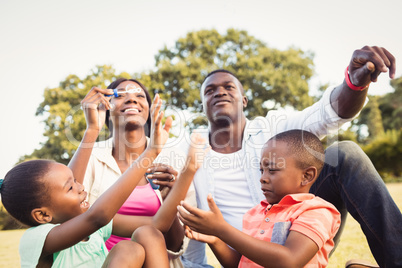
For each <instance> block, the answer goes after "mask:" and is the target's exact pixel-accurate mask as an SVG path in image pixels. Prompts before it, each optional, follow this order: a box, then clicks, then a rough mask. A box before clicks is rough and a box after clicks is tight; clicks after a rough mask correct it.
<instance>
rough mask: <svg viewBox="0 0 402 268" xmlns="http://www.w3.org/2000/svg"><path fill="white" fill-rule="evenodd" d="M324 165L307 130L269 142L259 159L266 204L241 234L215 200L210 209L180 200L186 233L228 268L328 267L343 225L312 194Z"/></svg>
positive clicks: (251, 214) (246, 219)
mask: <svg viewBox="0 0 402 268" xmlns="http://www.w3.org/2000/svg"><path fill="white" fill-rule="evenodd" d="M323 164H324V149H323V146H322V144H321V142H320V140H319V139H318V138H317V137H316V136H315V135H314V134H312V133H310V132H307V131H303V130H290V131H286V132H282V133H280V134H278V135H276V136H274V137H272V138H271V139H270V140H268V141H267V142H266V144H265V145H264V147H263V149H262V157H261V161H260V170H261V178H260V182H261V190H262V191H263V194H264V195H265V197H266V200H263V201H261V203H260V204H259V205H257V206H256V207H254V208H252V209H251V210H249V211H248V212H247V213H246V214H245V215H244V217H243V232H241V231H239V230H237V229H236V228H234V227H232V226H231V225H230V224H228V223H227V222H225V220H224V219H223V217H222V214H221V212H220V211H219V209H218V207H217V206H216V204H215V202H214V200H213V199H212V196H211V195H210V196H208V204H209V207H210V211H203V210H200V209H197V208H194V207H191V206H189V205H188V204H186V203H184V202H182V203H181V204H182V205H181V206H179V207H178V211H179V213H180V219H181V220H182V222H183V223H184V224H185V225H186V226H187V230H186V235H187V236H188V237H189V238H191V239H194V240H198V241H201V242H206V243H208V244H209V245H210V247H211V249H212V251H213V252H214V254H215V255H216V257H217V258H218V260H219V261H220V263H221V264H222V266H224V267H261V266H263V267H302V266H304V267H325V266H326V265H327V264H328V256H329V253H330V252H331V250H332V248H333V246H334V243H333V238H334V236H335V234H336V232H337V231H338V229H339V226H340V214H339V212H338V211H337V210H336V208H335V207H334V206H333V205H332V204H330V203H328V202H326V201H325V200H323V199H321V198H319V197H316V196H314V195H312V194H309V189H310V187H311V185H312V184H313V183H314V181H315V179H316V178H317V176H318V174H319V173H320V171H321V169H322V167H323Z"/></svg>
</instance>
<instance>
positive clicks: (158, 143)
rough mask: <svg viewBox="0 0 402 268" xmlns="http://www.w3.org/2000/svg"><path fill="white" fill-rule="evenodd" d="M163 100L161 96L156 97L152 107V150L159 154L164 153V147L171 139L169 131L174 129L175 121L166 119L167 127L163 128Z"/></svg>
mask: <svg viewBox="0 0 402 268" xmlns="http://www.w3.org/2000/svg"><path fill="white" fill-rule="evenodd" d="M161 107H162V100H161V99H160V97H159V94H156V95H155V98H154V101H153V102H152V105H151V141H150V148H151V149H154V150H156V152H157V154H159V153H160V152H161V151H162V148H163V146H164V145H165V143H166V141H167V140H168V138H169V131H170V128H171V127H172V122H173V119H172V117H171V116H169V117H167V118H166V121H165V126H163V127H162V118H163V115H164V112H163V111H161Z"/></svg>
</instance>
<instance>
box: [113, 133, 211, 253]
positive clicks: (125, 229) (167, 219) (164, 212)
mask: <svg viewBox="0 0 402 268" xmlns="http://www.w3.org/2000/svg"><path fill="white" fill-rule="evenodd" d="M191 142H192V144H191V146H190V149H189V152H188V154H187V161H186V165H185V167H184V168H183V170H182V172H181V173H180V175H179V178H178V179H177V181H176V182H175V184H174V186H173V187H172V189H171V190H170V193H169V195H168V196H167V197H166V199H165V201H164V202H163V204H162V206H161V207H160V208H159V210H158V211H157V212H156V214H155V215H154V216H153V217H152V225H153V226H155V227H156V228H157V229H159V230H160V231H161V232H163V233H167V232H168V231H169V230H170V229H171V227H172V223H175V226H174V228H175V229H176V230H177V229H178V228H179V227H180V228H181V229H182V227H181V225H180V223H179V221H177V220H176V221H175V219H176V218H177V206H178V205H179V203H180V201H181V200H183V199H184V198H185V197H186V194H187V191H188V189H189V187H190V185H191V182H192V181H193V177H194V174H195V172H196V171H197V170H198V168H199V167H200V166H201V165H202V162H203V159H204V156H205V154H206V152H207V151H208V150H209V147H207V146H206V145H205V140H204V139H203V138H202V137H201V136H200V135H198V134H193V135H192V136H191ZM128 217H130V216H126V217H125V220H123V221H118V222H114V227H116V229H115V230H114V231H113V232H114V234H116V235H119V236H125V237H127V236H131V234H132V232H133V231H134V230H135V229H136V228H137V227H138V226H139V224H138V222H137V223H136V222H135V219H136V218H132V224H129V223H128V222H127V221H130V219H128ZM118 218H119V219H118ZM137 219H138V218H137ZM115 220H122V217H121V216H120V215H116V217H115ZM142 220H143V221H144V222H145V221H146V220H145V219H142ZM177 224H178V225H177ZM172 231H173V230H172ZM182 234H183V235H184V233H182ZM175 237H179V235H176V236H175ZM180 237H183V236H181V235H180ZM181 240H182V239H181ZM181 240H180V241H178V242H180V244H181ZM180 244H179V245H177V244H175V245H174V246H172V247H177V246H179V247H180ZM172 250H174V249H172Z"/></svg>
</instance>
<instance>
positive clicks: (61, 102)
mask: <svg viewBox="0 0 402 268" xmlns="http://www.w3.org/2000/svg"><path fill="white" fill-rule="evenodd" d="M121 76H122V77H126V78H130V75H129V74H127V73H121V74H119V75H116V74H115V70H114V69H113V68H112V67H111V66H108V65H104V66H96V67H95V68H94V69H93V70H91V72H90V74H89V75H87V76H86V77H85V78H84V79H80V78H79V77H78V76H77V75H74V74H71V75H68V76H67V77H66V79H65V80H64V81H61V82H60V84H59V86H58V87H56V88H46V89H45V92H44V100H43V101H42V103H41V104H40V105H39V107H38V108H37V111H36V115H37V116H42V117H44V118H45V119H44V121H43V122H44V123H45V130H44V133H43V136H45V137H46V138H47V140H46V141H45V142H44V143H43V144H42V146H41V148H40V149H37V150H35V151H34V152H33V153H32V154H30V155H25V156H23V157H21V158H20V162H21V161H24V160H30V159H53V160H55V161H57V162H60V163H64V164H67V163H68V162H69V161H70V159H71V157H72V155H73V154H74V152H75V150H76V149H77V146H78V144H79V142H80V141H81V139H82V136H83V134H84V131H85V128H86V122H85V117H84V113H83V112H82V110H81V109H80V102H81V100H82V99H83V98H84V97H85V95H86V94H87V93H88V91H89V90H90V89H91V88H92V87H93V86H98V87H103V88H105V87H106V86H107V85H109V84H110V83H111V82H112V81H113V80H115V79H116V77H121ZM107 136H108V131H107V130H104V131H103V132H102V133H101V135H100V139H104V138H105V137H107Z"/></svg>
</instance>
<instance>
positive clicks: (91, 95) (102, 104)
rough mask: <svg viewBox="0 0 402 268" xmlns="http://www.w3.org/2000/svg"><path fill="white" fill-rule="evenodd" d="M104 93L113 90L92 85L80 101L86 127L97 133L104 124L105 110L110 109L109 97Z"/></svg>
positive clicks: (109, 92)
mask: <svg viewBox="0 0 402 268" xmlns="http://www.w3.org/2000/svg"><path fill="white" fill-rule="evenodd" d="M105 94H106V95H111V94H113V90H111V89H102V88H98V87H93V88H91V90H90V91H89V92H88V94H87V95H86V96H85V97H84V99H83V100H82V101H81V108H82V110H83V111H84V115H85V120H86V122H87V129H93V130H96V131H98V133H99V132H100V131H101V129H102V127H103V125H104V124H105V118H106V110H110V109H111V104H110V103H109V100H110V97H106V96H105Z"/></svg>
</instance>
